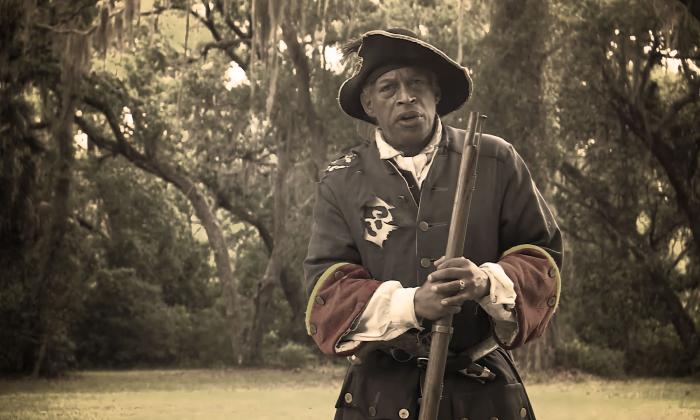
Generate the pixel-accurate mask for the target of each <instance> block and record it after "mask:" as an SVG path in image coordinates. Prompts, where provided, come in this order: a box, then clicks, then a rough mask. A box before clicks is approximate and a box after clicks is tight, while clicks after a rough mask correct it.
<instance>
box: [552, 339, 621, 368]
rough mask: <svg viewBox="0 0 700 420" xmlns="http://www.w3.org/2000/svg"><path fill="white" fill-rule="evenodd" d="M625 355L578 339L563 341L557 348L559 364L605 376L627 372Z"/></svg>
mask: <svg viewBox="0 0 700 420" xmlns="http://www.w3.org/2000/svg"><path fill="white" fill-rule="evenodd" d="M624 362H625V355H624V352H622V351H621V350H612V349H609V348H604V347H600V346H597V345H595V344H587V343H585V342H582V341H580V340H578V339H574V340H572V341H568V342H565V343H563V344H562V345H561V346H560V347H559V348H558V349H557V364H558V366H560V367H562V368H564V369H578V370H582V371H585V372H590V373H594V374H596V375H600V376H604V377H619V376H621V375H622V374H624V372H625V363H624Z"/></svg>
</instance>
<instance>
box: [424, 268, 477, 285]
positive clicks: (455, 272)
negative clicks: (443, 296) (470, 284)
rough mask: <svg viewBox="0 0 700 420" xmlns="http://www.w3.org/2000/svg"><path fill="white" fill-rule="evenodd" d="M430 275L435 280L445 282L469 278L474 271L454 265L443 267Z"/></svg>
mask: <svg viewBox="0 0 700 420" xmlns="http://www.w3.org/2000/svg"><path fill="white" fill-rule="evenodd" d="M430 277H431V278H432V281H434V282H444V281H447V280H449V281H451V280H456V279H463V278H466V279H469V278H471V277H472V273H471V272H470V271H469V270H467V269H465V268H461V267H453V268H443V269H440V270H438V271H435V272H434V273H431V274H430Z"/></svg>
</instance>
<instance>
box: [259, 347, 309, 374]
mask: <svg viewBox="0 0 700 420" xmlns="http://www.w3.org/2000/svg"><path fill="white" fill-rule="evenodd" d="M314 360H316V356H314V353H313V351H312V350H311V349H310V348H309V347H307V346H304V345H303V344H299V343H295V342H292V341H289V342H287V343H286V344H285V345H283V346H282V347H279V348H277V351H276V352H274V353H272V356H271V358H270V359H269V360H268V362H269V363H270V364H271V365H272V366H275V367H280V368H283V369H299V368H303V367H305V366H306V365H307V364H308V363H310V362H312V361H314Z"/></svg>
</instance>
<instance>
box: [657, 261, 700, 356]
mask: <svg viewBox="0 0 700 420" xmlns="http://www.w3.org/2000/svg"><path fill="white" fill-rule="evenodd" d="M649 280H650V281H651V282H652V287H654V288H656V289H657V290H658V291H659V295H660V297H661V299H662V301H663V302H664V304H665V305H666V309H667V312H666V314H667V315H668V317H669V319H670V320H671V324H673V328H674V329H675V330H676V334H678V338H679V339H680V341H681V344H682V345H683V349H684V350H685V355H684V356H685V359H686V361H687V362H688V363H690V362H692V361H693V360H694V359H695V357H696V356H697V355H698V350H700V337H699V336H698V332H697V330H696V329H695V323H694V322H693V319H692V318H691V317H690V315H689V314H688V312H687V311H686V309H685V308H683V304H682V303H681V300H680V299H679V298H678V294H676V292H674V291H673V289H672V288H671V286H670V285H669V284H668V280H667V279H666V277H665V276H664V275H663V274H662V273H661V272H660V271H658V270H653V271H650V272H649Z"/></svg>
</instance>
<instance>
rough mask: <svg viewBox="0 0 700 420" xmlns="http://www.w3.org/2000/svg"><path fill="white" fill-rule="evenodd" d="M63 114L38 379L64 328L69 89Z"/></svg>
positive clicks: (40, 292) (40, 290)
mask: <svg viewBox="0 0 700 420" xmlns="http://www.w3.org/2000/svg"><path fill="white" fill-rule="evenodd" d="M62 96H63V98H62V100H61V114H60V116H59V118H58V119H57V120H56V122H55V125H54V128H53V137H54V139H55V140H56V143H57V145H58V155H57V162H56V171H55V183H54V188H53V200H52V204H51V208H52V211H53V213H52V216H51V226H50V228H49V232H48V238H47V242H46V246H45V251H44V253H45V255H46V258H45V259H44V261H43V264H42V270H41V274H40V277H39V281H38V282H37V289H36V296H37V299H36V303H37V307H38V329H39V331H38V335H39V343H41V344H40V348H39V351H38V352H37V357H36V360H35V362H34V368H33V369H32V376H34V377H37V376H38V375H39V374H40V373H41V371H42V369H43V368H44V361H45V360H46V354H47V351H48V348H49V346H50V342H51V334H52V333H53V332H55V331H56V329H57V327H59V326H60V322H61V317H60V316H59V314H57V313H56V310H57V309H59V308H58V307H57V306H58V305H60V302H58V300H60V299H59V296H58V295H60V294H62V292H61V291H60V286H61V285H60V283H61V281H62V280H63V279H62V278H61V277H62V274H61V270H59V269H57V265H58V263H59V262H60V261H61V260H62V259H63V258H64V253H65V248H64V246H63V240H64V238H65V235H66V232H67V231H68V218H69V217H70V214H71V203H70V195H71V183H72V178H73V161H74V156H73V114H74V113H75V103H76V100H75V97H74V95H73V93H72V92H71V89H70V88H69V87H67V88H66V90H65V91H64V92H63V95H62Z"/></svg>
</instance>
